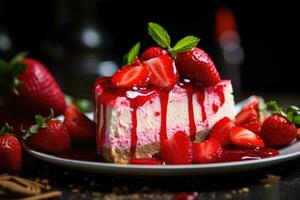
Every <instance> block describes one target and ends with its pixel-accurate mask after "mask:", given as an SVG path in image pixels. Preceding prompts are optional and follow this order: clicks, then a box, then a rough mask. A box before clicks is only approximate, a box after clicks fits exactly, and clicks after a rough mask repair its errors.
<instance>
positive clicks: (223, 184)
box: [20, 94, 300, 200]
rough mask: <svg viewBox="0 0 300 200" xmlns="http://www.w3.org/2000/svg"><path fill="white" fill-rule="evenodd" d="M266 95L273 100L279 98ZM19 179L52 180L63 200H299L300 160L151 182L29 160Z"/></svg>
mask: <svg viewBox="0 0 300 200" xmlns="http://www.w3.org/2000/svg"><path fill="white" fill-rule="evenodd" d="M246 96H248V95H247V94H245V95H241V96H239V97H237V99H238V100H240V99H243V98H244V97H246ZM264 96H265V97H266V99H267V100H270V99H272V97H273V96H274V95H273V94H264ZM275 96H276V98H274V99H277V100H278V102H279V103H281V104H282V105H284V106H285V107H286V106H287V105H289V104H296V105H300V101H299V100H300V96H299V95H293V94H280V95H278V94H277V95H275ZM20 176H22V177H26V178H32V179H47V180H48V181H49V183H50V185H52V186H53V187H54V188H55V189H57V190H61V191H62V192H63V196H62V197H61V199H105V200H107V199H172V198H174V196H177V197H179V195H178V194H183V193H182V192H186V193H190V194H191V195H192V196H194V197H196V199H267V200H268V199H270V200H276V199H300V159H295V160H292V161H289V162H285V163H283V164H280V165H274V166H271V167H268V168H265V169H260V170H254V171H247V172H236V173H231V174H219V175H207V176H189V177H180V178H175V177H166V178H159V177H152V178H151V179H150V178H132V177H113V176H108V175H100V174H93V173H87V172H81V171H74V170H69V169H65V168H61V167H58V166H54V165H51V164H48V163H45V162H42V161H39V160H37V159H34V158H31V157H29V156H28V155H27V156H25V158H24V165H23V171H22V172H21V174H20ZM178 199H180V198H178Z"/></svg>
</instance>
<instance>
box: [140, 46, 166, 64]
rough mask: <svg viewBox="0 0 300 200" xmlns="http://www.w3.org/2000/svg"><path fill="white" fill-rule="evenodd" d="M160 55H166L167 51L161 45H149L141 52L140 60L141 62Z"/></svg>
mask: <svg viewBox="0 0 300 200" xmlns="http://www.w3.org/2000/svg"><path fill="white" fill-rule="evenodd" d="M161 55H168V51H167V50H165V49H163V48H161V47H149V48H148V49H146V50H145V51H144V52H143V53H142V55H141V56H140V60H141V61H142V62H143V61H146V60H149V59H151V58H155V57H158V56H161Z"/></svg>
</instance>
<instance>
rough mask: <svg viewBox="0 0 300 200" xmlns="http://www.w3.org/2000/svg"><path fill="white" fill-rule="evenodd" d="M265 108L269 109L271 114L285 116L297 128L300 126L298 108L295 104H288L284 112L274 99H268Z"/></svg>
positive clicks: (299, 110)
mask: <svg viewBox="0 0 300 200" xmlns="http://www.w3.org/2000/svg"><path fill="white" fill-rule="evenodd" d="M267 109H268V110H270V111H271V114H272V115H280V116H282V117H285V118H286V119H287V120H288V121H289V122H291V123H294V124H295V125H296V126H297V127H298V128H299V127H300V109H299V108H298V107H297V106H293V105H292V106H289V107H288V109H287V112H286V113H285V112H284V111H283V110H282V108H281V107H279V106H278V104H277V103H276V102H275V101H270V102H268V103H267Z"/></svg>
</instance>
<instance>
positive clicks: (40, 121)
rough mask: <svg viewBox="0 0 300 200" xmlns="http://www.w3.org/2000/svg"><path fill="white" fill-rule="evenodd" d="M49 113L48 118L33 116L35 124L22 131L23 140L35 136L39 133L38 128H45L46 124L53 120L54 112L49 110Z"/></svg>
mask: <svg viewBox="0 0 300 200" xmlns="http://www.w3.org/2000/svg"><path fill="white" fill-rule="evenodd" d="M50 111H51V113H50V115H49V116H48V117H43V116H41V115H36V116H35V123H36V124H34V125H32V126H30V127H29V128H28V129H27V130H23V133H24V134H23V139H24V140H26V139H27V138H28V137H30V136H31V135H33V134H36V133H38V132H39V129H40V128H47V127H48V124H47V123H48V122H49V121H50V120H53V117H54V111H53V110H52V109H51V110H50Z"/></svg>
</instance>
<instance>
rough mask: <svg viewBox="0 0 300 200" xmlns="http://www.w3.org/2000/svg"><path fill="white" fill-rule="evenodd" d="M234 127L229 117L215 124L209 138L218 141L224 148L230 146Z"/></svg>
mask: <svg viewBox="0 0 300 200" xmlns="http://www.w3.org/2000/svg"><path fill="white" fill-rule="evenodd" d="M234 126H235V125H234V123H233V122H232V121H231V120H230V119H229V118H228V117H224V118H222V119H221V120H219V121H218V122H217V123H215V125H214V126H213V127H212V129H211V131H210V134H209V137H210V138H215V139H216V140H218V141H219V142H220V144H221V146H222V147H226V146H229V145H230V138H229V133H230V129H231V128H232V127H234Z"/></svg>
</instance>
